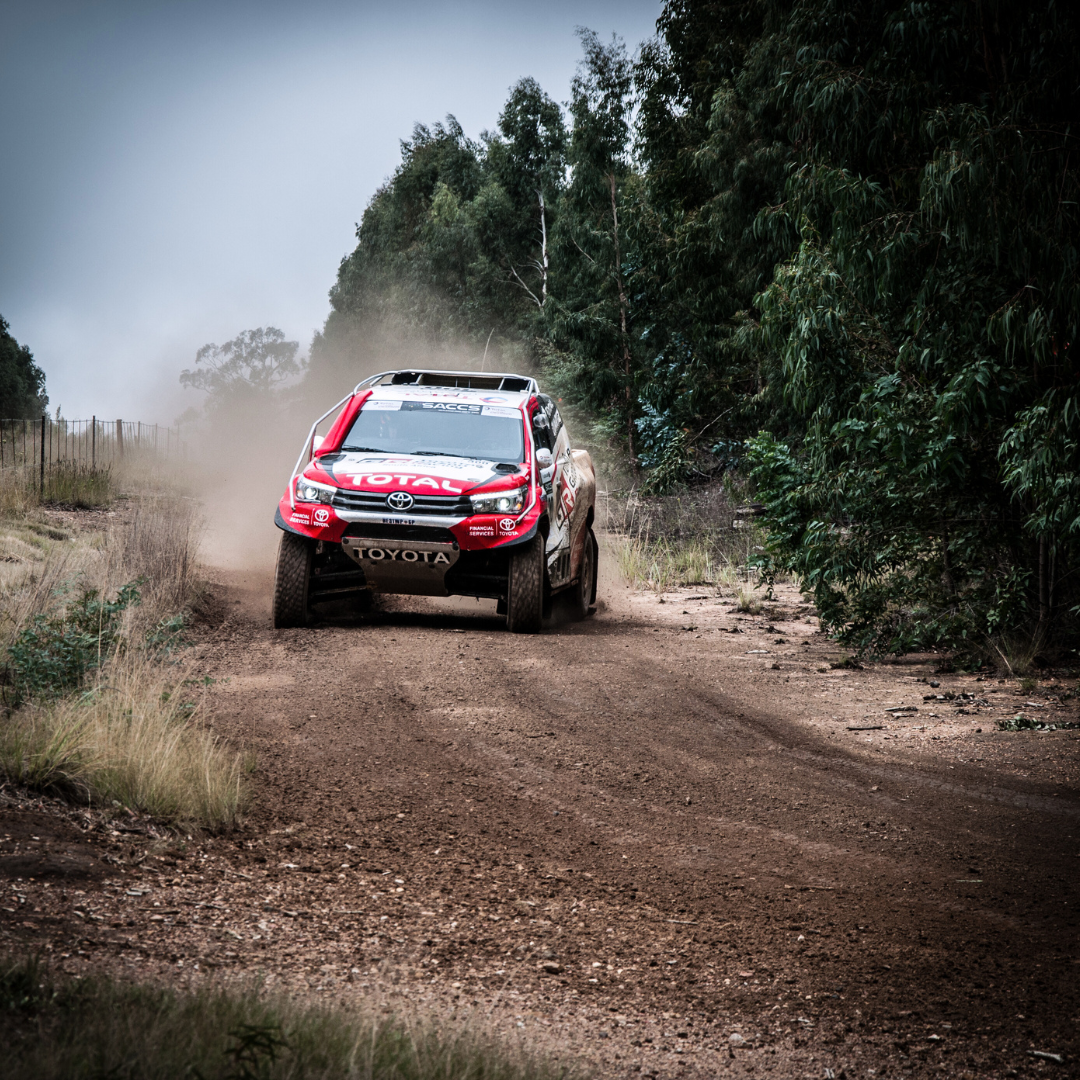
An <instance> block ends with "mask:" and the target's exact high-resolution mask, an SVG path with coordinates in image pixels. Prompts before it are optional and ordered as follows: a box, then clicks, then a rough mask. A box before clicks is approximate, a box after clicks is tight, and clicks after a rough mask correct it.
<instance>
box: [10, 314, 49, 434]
mask: <svg viewBox="0 0 1080 1080" xmlns="http://www.w3.org/2000/svg"><path fill="white" fill-rule="evenodd" d="M48 404H49V397H48V395H47V394H46V393H45V372H43V371H42V370H41V368H39V367H38V366H37V364H35V363H34V356H33V353H31V352H30V349H29V348H28V347H27V346H26V345H20V344H19V343H18V342H17V341H16V340H15V338H13V337H12V336H11V333H10V332H9V328H8V323H7V320H6V319H5V318H4V317H3V316H2V315H0V419H4V420H23V419H29V418H32V417H40V416H41V414H42V413H43V412H44V411H45V406H46V405H48Z"/></svg>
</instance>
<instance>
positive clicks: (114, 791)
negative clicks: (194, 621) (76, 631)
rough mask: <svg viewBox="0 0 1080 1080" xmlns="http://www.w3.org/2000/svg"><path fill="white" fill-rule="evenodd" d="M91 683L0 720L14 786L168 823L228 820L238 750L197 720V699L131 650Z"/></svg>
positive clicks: (235, 804) (239, 799)
mask: <svg viewBox="0 0 1080 1080" xmlns="http://www.w3.org/2000/svg"><path fill="white" fill-rule="evenodd" d="M103 675H104V677H103V678H102V679H100V680H99V681H98V682H97V683H96V684H95V685H94V686H93V687H91V688H90V690H88V691H87V692H85V693H81V694H76V695H69V696H67V697H63V698H60V699H59V700H54V701H51V702H47V703H45V704H30V705H26V706H24V707H22V708H21V709H18V710H17V711H16V712H14V713H12V714H11V715H10V716H9V717H7V719H6V720H4V721H3V722H2V723H0V771H2V772H3V773H4V775H6V776H7V777H8V779H9V780H11V781H13V782H14V783H17V784H20V785H23V786H25V787H28V788H32V789H35V790H38V791H46V792H52V793H55V794H60V795H64V796H66V797H69V798H74V799H75V800H76V801H79V802H91V803H93V804H95V805H98V806H107V805H109V804H111V803H112V802H113V801H116V802H118V803H120V804H121V806H125V807H130V808H131V809H133V810H138V811H141V812H143V813H147V814H150V815H152V816H153V817H155V818H157V819H159V820H161V821H165V822H171V823H175V824H185V825H195V826H201V827H205V828H210V829H225V828H229V827H231V826H232V825H233V824H234V823H235V821H236V818H237V816H238V814H239V813H240V812H241V811H242V809H243V807H244V801H245V791H246V787H245V783H244V777H245V772H244V757H243V755H242V754H241V753H238V752H237V751H235V750H230V749H229V748H228V747H227V746H226V745H225V744H224V743H223V742H222V741H221V740H220V739H219V738H218V737H217V736H215V735H214V733H213V732H212V731H210V730H209V729H208V728H207V727H206V726H205V725H204V724H202V723H201V722H200V718H199V708H198V706H199V701H198V698H197V697H196V696H195V695H194V694H193V693H192V692H191V691H190V689H188V688H186V687H184V686H182V685H181V686H177V685H176V683H175V680H173V679H170V678H169V676H168V672H167V669H165V668H163V667H162V666H161V665H160V664H157V663H155V662H154V661H153V659H152V658H151V657H148V656H146V655H145V654H144V653H142V652H140V651H136V650H132V651H131V652H129V653H127V654H125V655H123V656H121V657H117V658H116V659H114V660H113V662H112V663H110V665H109V666H108V668H107V669H106V670H105V671H104V673H103Z"/></svg>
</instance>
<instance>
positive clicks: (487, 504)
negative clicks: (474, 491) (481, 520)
mask: <svg viewBox="0 0 1080 1080" xmlns="http://www.w3.org/2000/svg"><path fill="white" fill-rule="evenodd" d="M525 491H526V489H525V488H523V487H519V488H514V489H513V490H512V491H490V492H485V493H484V494H483V495H470V496H469V498H470V499H472V509H473V513H474V514H517V513H520V512H521V508H522V507H523V506H524V505H525Z"/></svg>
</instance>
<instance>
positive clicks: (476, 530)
mask: <svg viewBox="0 0 1080 1080" xmlns="http://www.w3.org/2000/svg"><path fill="white" fill-rule="evenodd" d="M469 535H470V536H494V535H495V526H494V525H470V526H469Z"/></svg>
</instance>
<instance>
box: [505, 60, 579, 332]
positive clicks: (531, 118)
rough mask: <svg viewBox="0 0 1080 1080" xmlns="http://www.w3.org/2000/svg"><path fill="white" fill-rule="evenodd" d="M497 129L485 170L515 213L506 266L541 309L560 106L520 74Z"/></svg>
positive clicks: (562, 140)
mask: <svg viewBox="0 0 1080 1080" xmlns="http://www.w3.org/2000/svg"><path fill="white" fill-rule="evenodd" d="M499 134H500V135H501V136H502V138H501V139H499V138H493V139H492V140H491V141H490V143H489V147H488V166H489V170H490V172H491V174H492V175H493V176H494V177H495V178H496V179H497V180H498V181H499V183H500V184H501V185H502V187H503V189H504V191H505V192H506V194H507V196H508V197H509V199H510V201H511V203H512V204H513V205H514V206H515V208H517V209H518V210H519V217H520V224H519V227H518V229H517V230H515V235H513V236H508V237H506V240H507V241H508V242H509V244H510V246H511V247H512V248H514V249H516V250H514V251H512V252H511V255H510V257H509V258H508V263H507V265H508V268H509V272H510V274H511V275H512V277H513V280H514V281H515V282H516V283H517V284H518V285H519V286H520V287H521V288H522V289H523V290H524V291H525V292H526V293H527V295H528V297H529V299H530V300H531V301H532V302H533V303H534V304H535V305H536V307H537V308H539V309H540V310H541V311H543V309H544V307H545V306H546V304H547V298H548V278H549V274H550V268H551V255H550V250H549V242H548V234H549V232H550V229H551V215H552V212H553V210H554V205H555V202H556V199H557V197H558V195H559V194H560V193H561V191H562V189H563V186H564V182H565V173H566V143H567V135H566V124H565V123H564V121H563V113H562V109H561V108H560V107H559V105H558V103H557V102H555V101H553V100H552V99H551V98H550V97H548V95H547V94H545V93H544V91H543V89H542V88H541V86H540V84H539V83H538V82H537V81H536V80H535V79H532V78H525V79H521V80H519V81H518V82H517V83H515V84H514V86H513V87H512V88H511V91H510V97H509V99H508V100H507V102H506V105H505V106H504V107H503V111H502V112H501V113H500V115H499ZM526 266H527V267H528V271H531V273H530V275H529V276H530V280H531V281H532V282H533V284H532V285H530V284H528V283H527V281H526V279H525V277H524V276H523V273H524V272H525V269H524V268H525V267H526ZM532 275H535V278H533V277H532Z"/></svg>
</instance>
